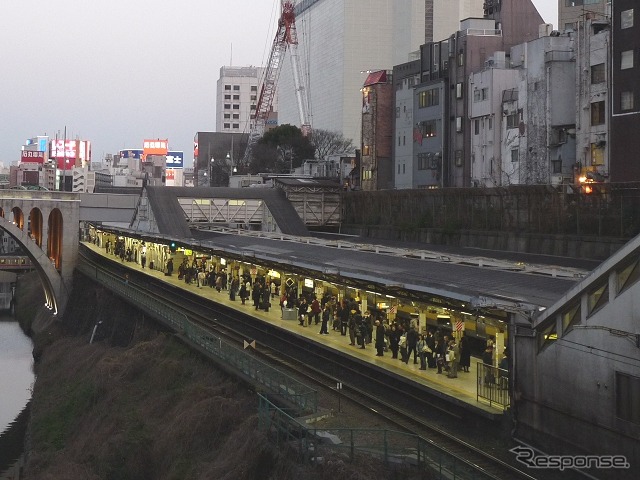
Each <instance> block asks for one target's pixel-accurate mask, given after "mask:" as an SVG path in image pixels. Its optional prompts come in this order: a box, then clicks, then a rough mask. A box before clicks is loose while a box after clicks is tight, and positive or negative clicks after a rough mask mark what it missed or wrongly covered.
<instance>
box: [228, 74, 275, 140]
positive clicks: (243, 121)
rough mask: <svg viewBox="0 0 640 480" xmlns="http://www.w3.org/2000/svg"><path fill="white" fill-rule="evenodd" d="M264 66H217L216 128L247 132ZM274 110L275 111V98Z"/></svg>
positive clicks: (257, 96)
mask: <svg viewBox="0 0 640 480" xmlns="http://www.w3.org/2000/svg"><path fill="white" fill-rule="evenodd" d="M263 72H264V68H262V67H220V78H219V79H218V82H217V88H216V131H217V132H225V133H248V132H249V129H250V122H251V117H252V116H253V115H254V114H255V112H256V105H257V104H258V100H259V95H260V85H261V82H262V77H263ZM273 110H274V111H275V110H277V99H276V100H274V105H273Z"/></svg>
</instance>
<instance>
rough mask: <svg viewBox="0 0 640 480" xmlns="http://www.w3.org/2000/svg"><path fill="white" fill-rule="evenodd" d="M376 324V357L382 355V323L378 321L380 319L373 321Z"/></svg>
mask: <svg viewBox="0 0 640 480" xmlns="http://www.w3.org/2000/svg"><path fill="white" fill-rule="evenodd" d="M375 326H376V357H382V356H383V355H384V346H385V342H384V335H385V330H384V325H382V323H380V320H376V321H375Z"/></svg>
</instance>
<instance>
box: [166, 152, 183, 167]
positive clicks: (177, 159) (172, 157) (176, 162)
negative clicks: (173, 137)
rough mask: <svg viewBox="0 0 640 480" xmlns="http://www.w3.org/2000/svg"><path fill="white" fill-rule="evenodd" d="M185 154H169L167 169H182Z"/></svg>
mask: <svg viewBox="0 0 640 480" xmlns="http://www.w3.org/2000/svg"><path fill="white" fill-rule="evenodd" d="M183 166H184V152H167V168H182V167H183Z"/></svg>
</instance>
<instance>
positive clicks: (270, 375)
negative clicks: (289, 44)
mask: <svg viewBox="0 0 640 480" xmlns="http://www.w3.org/2000/svg"><path fill="white" fill-rule="evenodd" d="M81 258H82V257H81ZM76 268H77V269H78V270H80V271H81V272H82V273H84V274H85V275H87V276H88V277H90V278H92V279H94V280H96V281H97V282H98V283H101V284H102V285H104V286H105V287H107V288H109V289H110V290H111V291H113V292H114V293H116V294H117V295H119V296H121V297H123V298H125V299H127V300H128V301H130V302H131V303H132V304H134V305H136V306H137V307H139V308H141V309H143V310H144V311H145V312H147V313H149V314H150V315H151V316H152V317H154V318H155V319H157V320H159V321H160V322H162V323H163V324H164V325H166V326H168V327H169V328H171V329H172V330H174V331H175V332H177V333H179V334H181V335H182V336H183V338H184V339H185V340H186V341H187V342H189V343H191V344H192V345H194V346H197V347H199V348H201V349H203V350H205V351H206V352H207V353H208V354H210V355H211V357H213V358H216V359H218V360H219V361H221V362H224V364H225V365H226V366H228V367H231V368H232V369H234V370H235V371H237V372H238V373H240V374H242V375H244V376H245V377H248V378H250V379H251V380H252V381H254V382H255V383H257V384H258V385H260V386H261V387H262V388H264V391H265V392H268V393H269V394H271V395H274V396H277V397H280V398H282V399H283V400H284V401H286V402H288V403H289V404H293V405H295V406H297V407H298V408H299V409H300V410H301V411H302V412H304V413H315V412H316V411H317V410H318V392H317V391H316V390H313V389H311V388H309V387H308V386H307V385H305V384H303V383H301V382H299V381H298V380H296V379H294V378H292V377H290V376H289V375H287V374H285V373H283V372H281V371H279V370H278V369H276V368H274V367H273V366H271V365H269V364H267V363H265V362H262V361H261V360H259V359H257V358H256V357H254V356H252V355H249V354H248V353H247V352H246V351H245V350H243V349H240V348H238V347H236V346H234V345H232V344H230V343H229V342H226V341H224V340H223V339H222V338H220V337H218V336H216V335H214V334H213V332H211V331H209V330H207V329H205V328H203V327H201V326H199V325H197V324H195V323H194V322H191V321H190V320H189V318H188V317H187V315H186V314H185V313H183V312H181V311H179V310H178V309H176V308H175V307H173V306H171V305H169V304H167V303H165V302H163V301H162V300H161V299H158V298H157V297H150V296H149V294H148V293H147V292H145V291H143V290H141V289H140V288H138V287H137V286H136V285H133V284H131V283H129V282H128V280H127V279H126V278H125V279H123V278H121V277H118V276H116V275H112V274H110V273H107V272H105V271H103V270H101V269H99V268H97V267H92V266H90V265H87V264H86V263H83V262H82V261H81V262H79V263H78V266H77V267H76Z"/></svg>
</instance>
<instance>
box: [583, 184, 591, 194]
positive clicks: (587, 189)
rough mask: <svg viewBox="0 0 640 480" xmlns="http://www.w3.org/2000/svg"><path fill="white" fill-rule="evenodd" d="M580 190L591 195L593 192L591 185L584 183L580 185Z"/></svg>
mask: <svg viewBox="0 0 640 480" xmlns="http://www.w3.org/2000/svg"><path fill="white" fill-rule="evenodd" d="M582 190H583V191H584V193H585V194H587V195H591V194H592V193H593V187H592V186H591V185H584V186H583V187H582Z"/></svg>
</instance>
